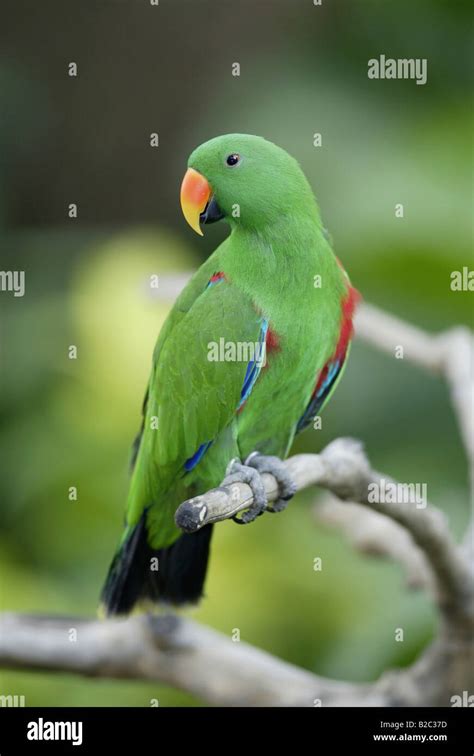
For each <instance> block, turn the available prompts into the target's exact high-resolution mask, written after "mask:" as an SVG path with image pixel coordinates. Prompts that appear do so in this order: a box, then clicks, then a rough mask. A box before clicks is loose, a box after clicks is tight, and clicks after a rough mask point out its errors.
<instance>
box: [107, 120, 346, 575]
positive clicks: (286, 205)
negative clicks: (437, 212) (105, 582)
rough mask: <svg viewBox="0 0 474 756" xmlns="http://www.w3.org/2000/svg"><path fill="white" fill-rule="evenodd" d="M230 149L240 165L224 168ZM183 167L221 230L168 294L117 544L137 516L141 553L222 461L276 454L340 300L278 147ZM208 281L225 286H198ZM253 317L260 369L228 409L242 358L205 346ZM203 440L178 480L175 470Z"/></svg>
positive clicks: (215, 481) (209, 157) (328, 339)
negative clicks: (203, 184) (263, 344)
mask: <svg viewBox="0 0 474 756" xmlns="http://www.w3.org/2000/svg"><path fill="white" fill-rule="evenodd" d="M230 153H238V154H239V155H240V156H241V163H240V164H239V165H238V166H236V167H233V168H230V167H229V166H228V165H227V164H226V162H225V160H226V156H227V155H228V154H230ZM188 165H189V167H192V168H194V169H195V170H196V171H198V172H199V173H200V174H202V175H203V176H205V178H206V179H207V181H208V182H209V184H210V186H211V188H212V192H213V196H214V198H215V199H216V201H217V203H218V205H219V207H220V208H221V210H222V212H223V214H224V215H225V218H226V220H227V221H228V223H229V224H230V226H231V233H230V236H229V237H228V238H227V239H226V240H225V241H224V242H223V243H222V244H221V245H220V246H219V247H218V248H217V249H216V250H215V252H214V253H213V254H212V255H211V257H209V258H208V260H207V261H206V262H205V263H204V264H203V265H202V266H201V268H200V269H199V270H198V271H197V273H196V274H195V275H194V276H193V278H192V280H191V281H190V282H189V284H188V285H187V286H186V288H185V289H184V291H183V292H182V293H181V295H180V296H179V297H178V299H177V301H176V303H175V305H174V307H173V308H172V310H171V312H170V314H169V316H168V318H167V321H166V323H165V325H164V327H163V329H162V331H161V333H160V336H159V338H158V342H157V345H156V348H155V351H154V355H153V366H152V371H151V376H150V381H149V386H148V399H147V401H146V405H145V412H144V421H143V432H142V435H141V439H140V443H139V448H138V454H137V458H136V463H135V467H134V470H133V474H132V480H131V485H130V492H129V496H128V502H127V515H126V522H127V530H126V533H125V536H124V539H123V542H126V539H127V537H129V535H130V533H131V532H133V528H134V526H137V524H138V523H139V521H140V518H141V517H142V515H143V513H144V512H146V514H145V521H146V531H147V536H146V537H147V542H148V545H149V546H150V547H151V548H152V549H162V548H163V547H168V546H170V544H172V543H173V542H174V541H175V540H176V539H177V538H178V537H179V536H180V531H179V530H178V528H177V527H176V525H175V523H174V515H175V512H176V509H177V507H178V506H179V504H180V503H181V502H182V501H184V500H185V499H187V498H189V497H190V496H193V495H196V494H198V493H203V492H205V491H206V490H208V489H209V488H213V487H215V486H218V485H219V484H220V483H221V481H222V479H223V477H224V474H225V469H226V466H227V464H228V462H229V461H230V459H231V458H233V457H239V458H240V459H245V458H246V456H247V455H248V454H250V453H251V452H252V451H254V450H258V451H260V452H262V453H264V454H274V455H277V456H281V457H284V456H286V455H287V453H288V451H289V448H290V446H291V443H292V441H293V438H294V435H295V432H296V427H297V424H298V421H299V419H300V418H301V417H302V415H303V414H304V412H305V409H306V408H307V406H308V404H309V402H310V399H311V396H312V392H313V390H314V388H315V383H316V380H317V376H318V374H319V373H320V371H321V370H322V369H323V367H324V366H325V364H326V363H327V361H328V360H329V359H330V358H331V356H332V355H333V354H334V352H335V349H336V345H337V343H338V339H339V336H340V332H341V322H342V320H341V319H342V302H343V300H344V297H345V296H346V295H347V291H348V281H347V278H346V277H345V274H344V272H343V270H342V269H341V267H340V265H339V264H338V262H337V260H336V258H335V256H334V254H333V252H332V250H331V248H330V246H329V243H328V241H327V239H326V236H325V234H324V231H323V228H322V225H321V221H320V217H319V211H318V208H317V205H316V201H315V199H314V196H313V193H312V191H311V188H310V186H309V184H308V182H307V180H306V178H305V177H304V175H303V173H302V171H301V169H300V168H299V166H298V164H297V163H296V161H295V160H293V158H291V157H290V156H289V155H288V154H287V153H286V152H284V151H283V150H281V149H280V148H278V147H276V146H275V145H273V144H271V143H269V142H267V141H265V140H263V139H261V138H259V137H254V136H249V135H239V134H234V135H227V136H224V137H218V138H216V139H213V140H211V141H210V142H207V143H206V144H204V145H202V146H201V147H199V148H198V149H197V150H196V151H195V152H194V153H193V154H192V155H191V157H190V159H189V164H188ZM218 272H219V273H222V274H224V276H225V279H224V280H221V281H220V282H219V283H216V284H215V285H211V286H208V283H209V281H210V279H211V277H212V276H213V275H214V274H216V273H218ZM315 277H320V279H318V278H316V279H315ZM318 281H320V286H318V285H317V282H318ZM315 282H316V285H315ZM263 320H265V321H266V322H267V323H268V328H269V331H270V333H271V338H270V339H267V355H266V365H265V366H264V367H263V368H262V369H261V370H260V373H259V375H258V378H257V380H256V382H255V384H254V386H253V389H252V391H251V393H250V396H249V397H248V399H247V401H246V402H245V404H244V406H243V407H242V408H241V410H240V411H237V408H238V406H239V402H240V399H241V391H242V386H243V383H244V378H245V375H246V370H247V363H245V362H229V361H221V362H216V361H210V360H209V348H210V347H209V345H210V344H211V343H212V342H217V343H218V342H219V340H220V339H224V342H225V343H229V342H231V343H243V342H251V343H255V342H258V340H259V334H260V333H261V327H262V321H263ZM155 426H156V428H155ZM211 441H212V444H211V445H210V447H209V448H208V450H207V451H206V452H205V454H204V455H203V456H202V459H201V460H200V461H199V463H198V464H196V466H195V467H194V469H192V470H191V471H189V472H186V471H185V464H186V461H187V460H189V459H190V458H192V457H193V455H194V454H195V453H196V451H197V450H198V449H199V447H200V446H201V445H202V444H206V443H208V442H211ZM116 568H117V567H116Z"/></svg>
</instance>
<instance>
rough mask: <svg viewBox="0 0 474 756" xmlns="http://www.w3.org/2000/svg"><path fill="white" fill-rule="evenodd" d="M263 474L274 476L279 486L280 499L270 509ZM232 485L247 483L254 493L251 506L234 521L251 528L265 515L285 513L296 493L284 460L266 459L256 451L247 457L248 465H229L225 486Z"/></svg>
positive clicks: (234, 518) (234, 517) (234, 460)
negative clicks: (257, 519)
mask: <svg viewBox="0 0 474 756" xmlns="http://www.w3.org/2000/svg"><path fill="white" fill-rule="evenodd" d="M262 473H271V475H273V476H274V478H275V479H276V481H277V483H278V488H279V497H278V499H277V500H276V501H275V503H274V504H273V506H272V507H269V506H268V500H267V494H266V491H265V486H264V485H263V481H262V477H261V476H262ZM233 483H247V485H248V486H250V488H251V489H252V493H253V504H252V506H251V507H249V508H248V509H247V511H246V512H244V514H243V515H242V516H241V517H238V516H237V515H234V516H233V517H232V519H233V520H234V522H236V523H238V524H239V525H248V524H249V523H250V522H253V521H254V520H255V519H256V518H257V517H259V516H260V515H262V514H263V513H264V512H265V511H267V512H272V513H275V512H282V511H283V510H284V509H285V508H286V507H287V506H288V502H289V500H290V499H291V498H292V496H294V494H295V493H296V485H295V484H294V482H293V480H292V479H291V477H290V475H289V473H288V471H287V469H286V467H285V465H284V463H283V462H282V460H281V459H279V458H278V457H271V456H268V457H267V456H265V455H263V454H260V452H256V451H255V452H252V454H250V455H249V456H248V457H247V459H246V460H245V464H242V463H241V462H240V460H239V459H237V458H235V459H232V460H231V461H230V462H229V464H228V465H227V470H226V477H225V478H224V480H223V482H222V485H223V486H231V485H232V484H233Z"/></svg>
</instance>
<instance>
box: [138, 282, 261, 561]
mask: <svg viewBox="0 0 474 756" xmlns="http://www.w3.org/2000/svg"><path fill="white" fill-rule="evenodd" d="M183 294H184V297H183V296H182V297H180V300H178V301H177V303H176V305H175V308H173V313H172V317H171V318H170V319H169V321H167V323H166V324H165V326H164V332H162V334H160V339H159V341H158V344H157V348H156V350H155V354H154V364H153V368H152V374H151V378H150V383H149V387H148V398H147V401H146V408H145V416H144V423H143V432H142V435H141V439H140V443H139V450H138V454H137V459H136V464H135V468H134V472H133V477H132V482H131V487H130V495H129V501H128V511H127V523H128V524H129V525H133V524H135V523H136V522H137V521H138V520H139V518H140V516H141V514H142V512H143V510H144V509H145V508H147V507H150V513H149V521H150V518H151V519H152V521H153V528H152V530H153V534H154V537H155V535H156V537H158V534H161V535H160V540H161V539H163V542H164V543H159V544H157V543H156V541H155V540H154V543H153V546H154V547H155V548H157V547H158V546H162V545H165V543H166V541H167V540H168V541H169V540H172V539H173V538H174V537H176V535H177V534H178V531H177V529H176V526H175V524H174V511H175V508H176V502H175V501H174V497H173V496H168V497H167V496H166V493H167V492H168V491H169V490H170V489H172V488H173V486H174V485H175V482H176V481H177V480H180V479H182V477H183V476H185V475H186V473H187V472H189V471H190V470H192V469H193V468H194V466H195V465H197V464H198V463H199V462H200V460H201V459H202V457H203V455H204V454H205V453H206V451H207V449H208V448H209V447H210V445H212V444H213V443H215V442H217V439H218V437H219V434H220V433H221V432H222V431H223V430H224V429H225V428H227V426H229V424H230V423H231V422H232V420H233V419H234V417H235V414H236V412H237V409H238V408H239V406H240V404H241V402H242V401H243V400H244V399H245V398H246V397H247V396H248V394H249V392H250V391H251V389H252V387H253V385H254V383H255V381H256V379H257V378H258V373H259V364H258V359H253V358H252V357H253V356H255V355H257V356H258V350H259V345H261V344H262V341H263V342H264V341H265V334H266V325H265V319H264V318H263V317H262V315H261V314H259V313H258V311H257V310H256V308H255V307H254V305H253V302H252V301H251V299H250V298H249V297H248V296H247V295H246V294H244V292H243V291H242V290H241V289H239V288H238V287H237V286H235V285H233V284H232V283H231V282H229V281H227V280H226V279H225V277H224V275H223V274H215V275H213V276H212V277H211V278H210V279H208V281H207V284H206V285H205V286H204V288H203V289H202V290H201V293H200V295H199V296H197V297H195V298H194V301H193V302H192V304H190V306H189V307H186V298H187V297H189V292H186V290H185V292H183ZM239 350H240V351H239Z"/></svg>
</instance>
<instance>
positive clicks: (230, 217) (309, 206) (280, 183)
mask: <svg viewBox="0 0 474 756" xmlns="http://www.w3.org/2000/svg"><path fill="white" fill-rule="evenodd" d="M181 208H182V210H183V215H184V217H185V218H186V220H187V222H188V223H189V225H190V226H191V228H193V229H194V230H195V231H196V232H197V233H198V234H201V236H202V230H201V225H204V224H206V223H214V222H215V221H218V220H221V219H222V218H224V219H225V220H227V221H228V222H229V223H230V224H231V225H232V226H241V227H243V228H254V229H258V228H261V227H262V226H263V225H265V224H267V223H275V222H277V221H278V220H279V219H281V218H282V217H285V216H294V215H295V213H300V212H301V211H303V212H309V213H311V214H312V215H313V216H314V214H315V213H317V207H316V201H315V198H314V195H313V192H312V190H311V187H310V186H309V183H308V181H307V179H306V177H305V175H304V174H303V171H302V170H301V168H300V166H299V165H298V163H297V162H296V160H295V159H294V158H292V157H291V156H290V155H289V154H288V153H287V152H285V150H283V149H281V148H280V147H277V145H276V144H273V143H272V142H268V141H267V140H266V139H263V138H262V137H258V136H252V135H251V134H226V135H224V136H219V137H215V138H214V139H211V140H210V141H209V142H205V143H204V144H201V145H200V146H199V147H197V148H196V149H195V150H194V152H193V153H192V154H191V156H190V158H189V161H188V170H187V171H186V174H185V176H184V178H183V182H182V184H181Z"/></svg>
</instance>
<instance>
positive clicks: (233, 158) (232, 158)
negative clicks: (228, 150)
mask: <svg viewBox="0 0 474 756" xmlns="http://www.w3.org/2000/svg"><path fill="white" fill-rule="evenodd" d="M225 162H226V163H227V165H229V166H230V167H231V168H232V166H234V165H237V163H240V155H238V154H237V152H233V153H232V155H227V157H226V159H225Z"/></svg>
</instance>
